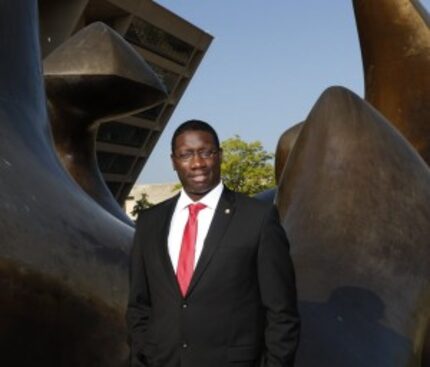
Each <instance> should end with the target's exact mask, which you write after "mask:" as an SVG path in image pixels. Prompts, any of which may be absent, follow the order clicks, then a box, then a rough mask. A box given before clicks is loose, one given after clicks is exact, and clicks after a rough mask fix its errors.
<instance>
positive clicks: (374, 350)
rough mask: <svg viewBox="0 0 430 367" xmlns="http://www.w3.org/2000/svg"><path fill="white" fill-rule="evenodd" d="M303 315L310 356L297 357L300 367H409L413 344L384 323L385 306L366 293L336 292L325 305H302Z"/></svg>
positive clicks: (302, 341)
mask: <svg viewBox="0 0 430 367" xmlns="http://www.w3.org/2000/svg"><path fill="white" fill-rule="evenodd" d="M300 313H301V317H302V329H301V337H300V348H301V350H303V351H307V352H306V353H305V352H303V353H299V354H298V356H297V361H296V363H297V365H298V366H347V367H363V366H372V367H391V366H396V365H402V366H407V365H408V362H409V361H408V359H405V357H404V356H407V355H408V350H410V349H411V347H412V346H411V343H410V340H408V339H407V338H406V337H404V336H402V335H399V333H397V332H395V331H394V330H392V329H390V328H389V327H387V326H385V325H384V324H383V323H382V320H383V318H384V313H385V305H384V303H383V302H382V300H381V299H380V298H379V297H378V296H377V295H376V294H375V293H373V292H371V291H369V290H367V289H361V288H358V287H341V288H337V289H334V290H333V292H332V293H331V294H330V296H329V298H328V300H327V301H326V302H301V303H300ZM315 340H318V343H315ZM381 351H383V352H382V353H381ZM387 351H389V353H387ZM399 359H400V360H399Z"/></svg>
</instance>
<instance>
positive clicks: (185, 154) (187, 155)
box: [178, 152, 194, 159]
mask: <svg viewBox="0 0 430 367" xmlns="http://www.w3.org/2000/svg"><path fill="white" fill-rule="evenodd" d="M193 155H194V153H193V152H182V153H179V154H178V157H179V159H190V158H191V157H192V156H193Z"/></svg>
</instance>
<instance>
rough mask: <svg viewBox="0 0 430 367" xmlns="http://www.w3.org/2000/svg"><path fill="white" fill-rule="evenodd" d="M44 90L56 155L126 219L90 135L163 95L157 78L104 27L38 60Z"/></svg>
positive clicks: (90, 29) (80, 35)
mask: <svg viewBox="0 0 430 367" xmlns="http://www.w3.org/2000/svg"><path fill="white" fill-rule="evenodd" d="M44 73H45V83H46V91H47V96H48V102H49V107H50V108H49V111H50V117H51V123H52V129H53V135H54V141H55V145H56V148H57V152H58V154H59V156H60V159H61V161H62V163H63V165H64V166H65V167H66V169H67V170H68V171H69V172H70V174H71V175H72V176H73V177H74V179H75V180H76V181H77V182H78V183H79V185H80V186H81V187H82V188H83V189H84V190H85V191H86V192H87V193H88V194H89V195H90V196H91V197H93V198H94V200H96V201H97V202H98V203H99V204H100V205H101V206H103V207H104V208H105V209H106V210H107V211H109V212H110V213H112V214H113V215H114V216H116V217H117V218H119V219H120V220H122V221H124V222H126V223H130V224H131V221H130V219H129V218H128V217H127V216H126V215H125V214H124V211H123V210H122V209H121V207H120V206H119V204H118V203H117V201H116V200H115V199H114V197H113V196H112V194H111V192H110V191H109V189H108V188H107V186H106V184H105V182H104V180H103V177H102V175H101V173H100V171H99V169H98V165H97V159H96V152H95V139H96V135H97V128H98V126H99V124H100V122H102V121H107V120H110V119H113V118H115V117H118V116H121V115H127V114H131V113H136V112H137V111H139V110H142V109H145V108H150V107H152V106H153V105H154V104H156V103H159V102H161V101H162V100H163V99H165V98H166V92H165V89H164V87H163V86H162V84H161V82H160V81H159V79H158V77H157V76H156V75H155V74H154V73H153V72H152V70H151V69H150V67H149V66H148V65H147V64H146V63H145V61H144V60H143V59H142V58H141V57H140V56H139V55H138V54H137V52H136V51H135V50H134V49H133V48H132V47H131V46H130V45H129V44H128V43H127V42H126V41H124V39H123V38H122V37H121V36H120V35H118V34H117V33H116V32H115V31H114V30H112V29H111V28H109V27H108V26H107V25H105V24H103V23H101V22H97V23H93V24H91V25H89V26H88V27H86V28H84V29H83V30H81V31H79V32H78V33H76V34H75V35H74V36H73V37H72V38H70V39H68V40H67V42H65V43H64V44H62V45H61V46H60V47H59V48H57V49H56V50H55V51H53V52H52V53H51V54H50V55H49V56H48V57H47V58H46V59H45V61H44Z"/></svg>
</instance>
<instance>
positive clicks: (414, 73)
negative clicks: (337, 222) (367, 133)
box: [353, 0, 430, 164]
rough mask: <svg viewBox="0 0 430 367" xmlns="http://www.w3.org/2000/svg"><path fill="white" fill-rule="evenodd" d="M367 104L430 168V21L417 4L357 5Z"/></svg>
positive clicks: (357, 1) (389, 0)
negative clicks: (385, 119)
mask: <svg viewBox="0 0 430 367" xmlns="http://www.w3.org/2000/svg"><path fill="white" fill-rule="evenodd" d="M353 4H354V10H355V17H356V20H357V28H358V34H359V37H360V45H361V53H362V56H363V66H364V75H365V90H366V93H365V95H366V100H368V101H369V102H370V103H371V104H372V105H373V106H375V107H376V108H377V109H378V110H379V111H381V112H382V114H383V115H384V116H385V117H386V118H387V119H388V120H389V121H390V122H392V123H393V124H394V126H396V128H398V129H399V130H400V132H401V133H402V134H403V135H404V136H405V137H406V139H407V140H409V141H410V142H411V143H412V145H413V146H414V147H415V148H416V149H417V151H418V152H419V153H420V154H421V156H422V157H423V158H424V160H425V161H426V162H427V164H430V123H429V121H430V108H429V106H430V17H429V15H428V13H427V12H426V10H425V9H424V8H423V7H422V5H421V4H420V3H419V1H418V0H414V1H411V0H378V1H363V0H354V1H353Z"/></svg>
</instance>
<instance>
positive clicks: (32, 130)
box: [0, 0, 133, 367]
mask: <svg viewBox="0 0 430 367" xmlns="http://www.w3.org/2000/svg"><path fill="white" fill-rule="evenodd" d="M0 8H1V9H0V49H2V50H7V52H6V51H5V52H2V57H1V58H0V85H1V88H0V140H1V143H0V177H1V179H0V238H1V246H0V287H1V292H0V343H1V345H2V347H1V350H2V352H1V353H0V365H1V366H28V365H34V366H43V367H51V366H52V367H54V366H55V367H58V366H64V367H69V366H70V367H72V366H73V367H76V366H80V367H86V366H88V367H89V366H104V367H119V366H125V365H126V363H127V362H126V361H127V358H128V347H127V344H126V336H125V327H124V321H123V314H124V308H125V307H124V305H125V299H126V296H127V265H128V252H129V248H130V242H131V239H132V235H133V229H132V228H131V227H130V226H128V225H126V224H124V223H123V222H121V221H119V220H117V219H116V218H114V217H113V216H112V215H111V214H110V213H108V212H107V211H106V210H104V209H103V208H102V207H101V206H100V205H98V204H97V203H96V202H95V201H94V200H93V199H92V198H90V197H89V196H88V195H86V194H85V193H83V191H82V190H81V188H80V187H79V186H78V185H77V184H76V182H75V181H74V180H72V179H71V177H70V175H69V174H68V173H67V172H66V171H65V170H64V168H63V166H62V165H61V163H60V162H59V160H58V158H57V155H56V153H55V151H54V148H53V146H52V138H51V136H50V131H49V124H48V119H47V113H46V99H45V91H44V88H43V79H42V75H41V63H40V50H39V39H38V37H39V35H38V31H37V9H36V1H32V0H22V1H19V2H16V1H3V2H1V5H0Z"/></svg>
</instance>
